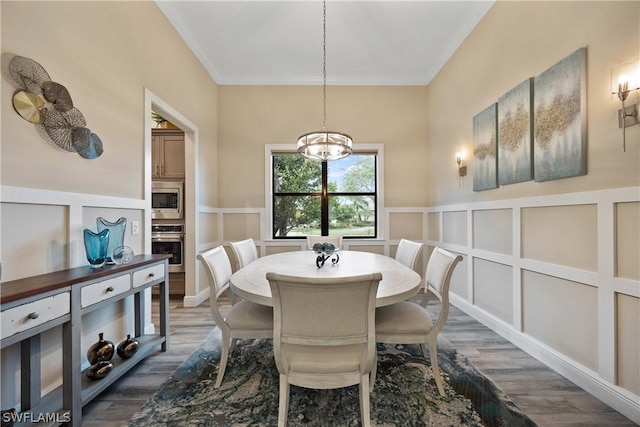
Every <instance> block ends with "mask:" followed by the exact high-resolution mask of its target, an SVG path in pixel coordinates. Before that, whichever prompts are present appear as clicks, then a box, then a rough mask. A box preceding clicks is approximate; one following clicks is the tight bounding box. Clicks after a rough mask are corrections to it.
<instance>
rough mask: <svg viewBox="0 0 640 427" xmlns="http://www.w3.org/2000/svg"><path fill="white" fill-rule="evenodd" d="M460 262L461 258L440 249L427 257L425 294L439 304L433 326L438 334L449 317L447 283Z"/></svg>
mask: <svg viewBox="0 0 640 427" xmlns="http://www.w3.org/2000/svg"><path fill="white" fill-rule="evenodd" d="M460 261H462V256H460V255H454V254H452V253H451V252H448V251H446V250H444V249H442V248H438V247H436V248H435V249H434V250H433V253H432V254H431V257H429V262H428V263H427V269H426V271H425V274H424V280H425V293H431V294H433V295H434V296H435V297H436V298H438V300H440V302H441V303H442V307H441V308H440V316H439V317H438V320H437V321H436V324H435V325H434V328H435V329H436V330H437V331H438V332H439V331H440V329H442V327H443V326H444V323H445V322H446V321H447V316H449V283H450V282H451V275H452V274H453V270H454V269H455V268H456V265H457V264H458V263H459V262H460Z"/></svg>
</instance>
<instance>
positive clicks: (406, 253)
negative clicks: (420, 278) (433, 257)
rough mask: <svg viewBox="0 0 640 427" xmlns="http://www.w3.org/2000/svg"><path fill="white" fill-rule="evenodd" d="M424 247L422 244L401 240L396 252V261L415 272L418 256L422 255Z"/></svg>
mask: <svg viewBox="0 0 640 427" xmlns="http://www.w3.org/2000/svg"><path fill="white" fill-rule="evenodd" d="M423 246H424V244H423V243H421V242H414V241H412V240H407V239H401V240H400V243H399V244H398V250H397V251H396V261H399V262H401V263H402V264H404V265H406V266H407V267H409V268H410V269H412V270H415V268H416V262H417V261H418V255H420V252H421V251H422V247H423Z"/></svg>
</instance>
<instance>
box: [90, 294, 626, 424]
mask: <svg viewBox="0 0 640 427" xmlns="http://www.w3.org/2000/svg"><path fill="white" fill-rule="evenodd" d="M157 306H158V304H157V301H156V300H154V302H153V310H154V316H153V317H154V322H157V320H156V318H157V311H158V310H157ZM169 311H170V329H171V335H170V351H168V352H166V353H161V352H158V353H156V354H154V355H152V356H150V357H148V358H147V359H145V360H144V361H143V362H141V363H140V364H139V365H138V366H137V367H136V368H134V369H133V370H131V371H130V372H129V373H128V374H127V375H126V376H124V377H123V378H121V379H120V380H118V381H117V382H116V383H114V384H113V385H111V386H110V387H109V388H108V389H107V390H105V392H104V393H102V394H101V395H100V396H98V397H97V398H96V399H94V400H93V401H92V402H91V403H89V404H88V405H86V406H85V407H84V410H83V423H82V425H83V426H85V427H117V426H123V425H126V423H127V421H128V420H129V419H130V418H131V417H132V416H133V415H134V414H135V413H136V412H137V410H138V409H139V408H140V406H142V404H144V402H146V401H147V399H148V398H149V397H151V396H152V395H153V394H154V393H155V392H156V390H158V388H159V387H160V385H161V384H162V383H163V382H164V381H165V379H166V378H167V377H168V376H169V375H170V374H171V373H172V372H173V371H174V370H175V369H176V368H177V367H178V366H179V365H180V364H181V363H182V362H183V361H184V360H185V359H186V358H187V357H189V355H190V354H191V352H192V351H193V350H194V349H195V348H196V347H197V346H198V344H200V342H202V340H203V339H204V338H205V337H206V336H207V335H208V334H209V332H210V331H211V329H212V328H213V327H214V322H213V321H212V319H211V314H210V311H209V304H208V302H207V303H205V304H202V305H201V306H200V307H196V308H184V307H183V306H182V300H181V299H176V300H171V304H170V310H169ZM434 313H435V310H434ZM442 333H443V334H444V336H446V338H447V339H448V340H449V341H451V343H452V344H453V345H455V346H456V347H457V348H458V349H459V350H460V352H461V353H463V354H464V355H466V356H467V358H469V360H471V362H472V363H473V364H474V365H475V366H476V367H477V368H478V369H480V370H481V371H482V372H484V374H485V375H486V376H487V377H489V378H490V379H491V380H492V381H493V382H494V383H496V384H497V385H498V387H500V388H501V389H502V391H504V392H505V393H506V394H507V395H508V396H509V397H510V398H511V399H512V400H513V401H514V402H515V403H516V405H518V406H519V407H520V408H521V409H522V410H523V411H524V412H525V413H526V414H527V415H529V417H530V418H531V419H532V420H533V421H534V422H536V423H537V424H538V425H539V426H541V427H547V426H548V427H564V426H581V427H582V426H601V427H608V426H611V427H613V426H616V427H623V426H635V424H634V423H633V422H631V420H629V419H628V418H626V417H624V416H623V415H621V414H619V413H618V412H616V411H614V410H613V409H612V408H610V407H608V406H607V405H605V404H604V403H602V402H600V401H599V400H598V399H596V398H594V397H593V396H591V395H590V394H588V393H586V392H585V391H583V390H582V389H581V388H579V387H578V386H576V385H575V384H573V383H571V382H570V381H568V380H567V379H565V378H564V377H562V376H560V375H559V374H557V373H555V372H554V371H552V370H551V369H549V368H547V367H546V366H545V365H543V364H542V363H540V362H539V361H537V360H536V359H534V358H533V357H531V356H529V355H528V354H527V353H525V352H524V351H522V350H520V349H519V348H517V347H515V346H514V345H513V344H511V343H509V342H508V341H507V340H505V339H504V338H502V337H501V336H500V335H498V334H496V333H495V332H493V331H492V330H490V329H489V328H487V327H485V326H484V325H482V324H480V323H479V322H477V321H476V320H474V319H472V318H471V317H469V316H468V315H466V314H465V313H463V312H462V311H461V310H459V309H457V308H456V307H451V311H450V314H449V318H448V320H447V324H446V326H445V328H444V330H443V332H442ZM403 427H404V426H403Z"/></svg>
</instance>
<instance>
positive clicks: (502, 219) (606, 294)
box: [424, 1, 640, 422]
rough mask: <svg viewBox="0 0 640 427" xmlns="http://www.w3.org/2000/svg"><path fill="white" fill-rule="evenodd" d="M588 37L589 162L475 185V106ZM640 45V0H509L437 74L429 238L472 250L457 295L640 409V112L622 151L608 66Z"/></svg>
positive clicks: (583, 380)
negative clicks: (567, 173) (543, 178)
mask: <svg viewBox="0 0 640 427" xmlns="http://www.w3.org/2000/svg"><path fill="white" fill-rule="evenodd" d="M580 47H586V48H587V121H588V124H587V139H588V143H587V157H588V173H587V175H585V176H580V177H573V178H567V179H561V180H557V181H549V182H543V183H536V182H533V181H529V182H525V183H519V184H512V185H508V186H502V187H500V188H498V189H494V190H487V191H482V192H473V167H474V164H473V158H472V157H473V156H472V151H473V129H472V121H473V117H474V116H475V115H476V114H477V113H479V112H481V111H482V110H484V109H485V108H486V107H488V106H489V105H491V104H493V103H494V102H497V100H498V98H499V97H500V96H502V95H503V94H505V93H506V92H507V91H509V90H510V89H512V88H514V87H515V86H517V85H518V84H519V83H520V82H522V81H524V80H525V79H527V78H530V77H535V76H536V75H538V74H540V73H541V72H543V71H545V70H546V69H547V68H549V67H551V66H552V65H554V64H555V63H557V62H558V61H560V60H562V59H563V58H565V57H566V56H567V55H569V54H571V53H572V52H574V51H575V50H576V49H578V48H580ZM639 54H640V2H637V1H630V2H612V1H603V2H591V1H581V2H562V1H556V2H534V1H528V2H510V1H498V2H497V3H496V4H495V5H494V6H493V7H492V8H491V9H490V10H489V12H488V13H487V15H486V16H485V17H484V18H483V20H482V21H481V22H480V23H479V25H478V26H477V27H476V28H475V29H474V31H473V32H472V33H471V34H470V35H469V36H468V37H467V39H466V40H465V41H464V42H463V43H462V45H461V46H460V48H459V49H458V50H457V51H456V52H455V54H454V55H453V56H452V57H451V59H450V60H449V61H448V62H447V64H446V65H445V66H444V67H443V69H442V70H441V71H440V73H439V74H438V75H437V76H436V78H435V79H434V80H433V81H432V82H431V83H430V84H429V88H428V91H427V148H428V158H427V162H426V173H427V179H426V182H427V183H428V184H427V185H425V186H424V190H425V191H426V193H427V206H429V208H428V215H429V217H428V226H429V230H428V232H427V235H428V236H429V242H428V244H429V245H430V246H436V245H442V246H444V247H445V248H448V249H450V250H453V251H458V252H461V253H463V254H465V255H466V257H465V258H468V259H469V261H470V262H468V263H467V265H466V269H464V271H460V273H463V274H464V277H463V280H462V281H460V280H459V279H460V276H458V282H452V286H451V289H452V292H453V294H454V297H453V300H454V301H455V303H456V304H458V305H459V306H461V307H462V308H463V309H464V310H465V311H467V312H469V313H472V314H473V315H474V316H476V317H477V318H479V319H481V320H482V321H483V322H485V323H486V324H487V325H489V326H490V327H492V328H494V329H496V330H498V331H499V332H500V333H501V334H502V335H503V336H507V337H510V338H511V339H512V340H513V341H515V342H518V343H519V345H521V346H522V347H523V348H525V349H526V350H527V351H529V352H530V353H532V354H534V355H535V356H536V357H540V358H541V359H542V360H543V361H544V362H545V363H547V364H549V365H550V366H553V367H554V369H557V370H559V372H560V373H561V374H562V375H565V376H567V377H569V378H570V379H571V380H573V381H574V382H576V383H578V384H579V385H580V386H581V387H584V388H586V389H587V390H588V391H590V392H591V393H593V394H595V395H596V396H598V397H600V398H601V399H603V400H604V401H606V402H607V403H609V404H611V405H613V406H614V407H615V408H616V409H618V410H620V411H621V412H622V413H624V414H625V415H627V416H628V417H630V418H632V419H633V420H634V421H635V422H640V417H639V416H638V414H640V410H639V408H638V403H637V402H638V401H637V398H636V400H635V403H629V402H632V400H631V399H629V400H625V399H624V398H619V397H613V396H616V393H615V392H611V386H612V385H613V386H615V385H617V386H619V387H620V388H621V389H622V390H623V392H624V393H629V395H635V396H637V394H638V381H637V380H636V378H637V376H638V370H639V365H638V360H640V355H639V354H638V348H639V347H640V345H639V341H640V335H639V334H638V324H639V318H638V313H639V312H640V284H639V283H638V278H639V277H640V269H639V266H638V253H639V251H640V249H638V248H639V247H640V246H639V244H638V230H639V229H640V224H639V223H640V215H639V214H638V212H639V211H638V206H639V203H638V200H639V199H640V189H639V188H638V185H639V183H640V126H634V127H630V128H627V151H626V152H623V150H622V131H621V130H620V129H618V124H617V116H616V114H617V109H618V108H620V104H619V101H617V98H616V97H615V96H612V95H611V94H610V74H611V69H612V68H614V67H615V66H617V65H619V64H622V63H624V62H628V61H631V60H638V55H639ZM639 92H640V91H639ZM632 96H633V101H632V102H639V101H640V95H639V94H638V92H636V93H634V94H633V95H632ZM460 150H464V151H465V152H466V162H465V163H466V165H467V166H468V174H467V176H466V177H464V178H462V180H461V181H459V179H458V176H457V173H456V167H455V165H454V164H453V160H454V157H455V153H456V152H457V151H460ZM599 190H600V191H599ZM439 218H442V220H441V221H439ZM432 227H437V230H431V228H432ZM632 260H633V261H632ZM594 372H595V375H594Z"/></svg>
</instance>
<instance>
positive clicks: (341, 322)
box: [267, 273, 382, 373]
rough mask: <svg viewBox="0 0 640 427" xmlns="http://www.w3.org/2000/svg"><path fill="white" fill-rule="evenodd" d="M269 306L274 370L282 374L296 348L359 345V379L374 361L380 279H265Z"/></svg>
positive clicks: (375, 275)
mask: <svg viewBox="0 0 640 427" xmlns="http://www.w3.org/2000/svg"><path fill="white" fill-rule="evenodd" d="M267 280H269V285H270V286H271V297H272V300H273V319H274V320H273V323H274V330H273V338H274V344H273V346H274V355H275V359H276V365H277V366H278V370H279V371H280V372H281V373H286V372H288V371H289V369H288V361H287V357H288V352H289V351H292V352H293V351H295V346H296V345H303V346H348V345H353V344H362V347H363V351H362V361H361V363H360V369H361V373H365V372H369V371H370V369H371V366H372V364H373V361H374V360H375V306H376V293H377V290H378V284H379V282H380V280H382V274H381V273H370V274H366V275H361V276H354V277H349V278H340V279H336V278H302V277H295V276H287V275H281V274H276V273H267Z"/></svg>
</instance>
